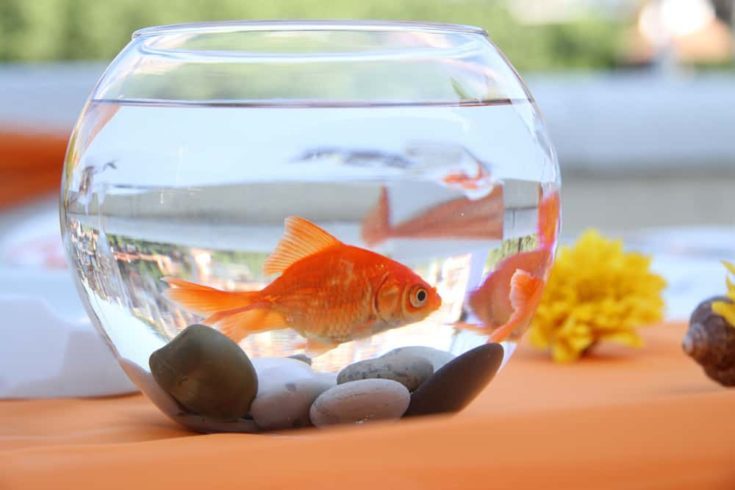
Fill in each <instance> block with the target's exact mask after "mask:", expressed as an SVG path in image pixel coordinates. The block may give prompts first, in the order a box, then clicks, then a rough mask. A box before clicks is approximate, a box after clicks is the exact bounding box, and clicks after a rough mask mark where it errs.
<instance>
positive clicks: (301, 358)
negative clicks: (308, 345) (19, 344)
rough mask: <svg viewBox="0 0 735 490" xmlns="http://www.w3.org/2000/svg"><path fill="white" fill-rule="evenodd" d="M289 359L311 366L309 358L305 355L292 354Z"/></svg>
mask: <svg viewBox="0 0 735 490" xmlns="http://www.w3.org/2000/svg"><path fill="white" fill-rule="evenodd" d="M288 358H289V359H296V360H297V361H301V362H303V363H305V364H308V365H309V366H311V357H309V356H307V355H306V354H294V355H292V356H288Z"/></svg>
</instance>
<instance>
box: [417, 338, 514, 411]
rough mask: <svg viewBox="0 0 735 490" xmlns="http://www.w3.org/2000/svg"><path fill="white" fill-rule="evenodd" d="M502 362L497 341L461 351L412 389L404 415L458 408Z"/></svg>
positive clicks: (469, 399) (468, 400) (487, 379)
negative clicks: (419, 385)
mask: <svg viewBox="0 0 735 490" xmlns="http://www.w3.org/2000/svg"><path fill="white" fill-rule="evenodd" d="M502 362H503V347H502V346H501V345H500V344H484V345H481V346H479V347H475V348H474V349H472V350H470V351H467V352H465V353H464V354H462V355H461V356H459V357H457V358H456V359H454V360H453V361H451V362H449V363H447V364H446V365H445V366H444V367H443V368H441V369H440V370H439V371H437V372H435V373H434V374H433V375H432V376H431V377H430V378H429V379H428V380H427V381H426V382H425V383H424V384H423V385H421V387H419V389H417V390H416V391H415V392H413V394H412V395H411V405H410V406H409V407H408V411H407V412H406V416H409V415H430V414H436V413H452V412H458V411H460V410H462V409H463V408H464V407H466V406H467V405H469V403H470V402H471V401H472V400H474V399H475V397H476V396H477V395H478V394H479V393H480V392H481V391H482V390H483V388H485V386H487V385H488V383H490V381H491V380H492V379H493V377H494V376H495V373H497V372H498V369H499V368H500V365H501V364H502Z"/></svg>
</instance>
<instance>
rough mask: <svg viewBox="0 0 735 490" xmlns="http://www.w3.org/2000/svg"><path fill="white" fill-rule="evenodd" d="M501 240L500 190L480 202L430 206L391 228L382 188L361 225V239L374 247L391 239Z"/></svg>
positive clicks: (499, 188)
mask: <svg viewBox="0 0 735 490" xmlns="http://www.w3.org/2000/svg"><path fill="white" fill-rule="evenodd" d="M502 236H503V188H502V187H501V186H496V187H495V188H494V189H493V190H492V192H491V193H490V194H488V195H487V196H485V197H483V198H480V199H474V200H473V199H469V198H467V197H461V198H458V199H453V200H451V201H447V202H444V203H442V204H438V205H436V206H433V207H431V208H429V209H427V210H426V211H424V212H422V213H421V214H419V215H418V216H414V217H412V218H411V219H409V220H407V221H404V222H402V223H399V224H396V225H391V224H390V203H389V201H388V192H387V190H386V189H385V187H383V188H381V189H380V197H379V198H378V204H377V206H376V207H375V208H374V209H373V210H372V211H370V212H369V213H368V214H367V215H366V216H365V219H364V220H363V223H362V239H363V241H364V242H365V243H366V244H367V245H369V246H374V245H377V244H379V243H382V242H384V241H385V240H388V239H390V238H454V239H484V240H487V239H498V238H501V237H502Z"/></svg>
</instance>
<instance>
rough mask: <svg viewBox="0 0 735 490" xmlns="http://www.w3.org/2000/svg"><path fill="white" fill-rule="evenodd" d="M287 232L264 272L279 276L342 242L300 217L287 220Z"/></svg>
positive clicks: (267, 261) (269, 259)
mask: <svg viewBox="0 0 735 490" xmlns="http://www.w3.org/2000/svg"><path fill="white" fill-rule="evenodd" d="M285 224H286V231H285V232H284V234H283V238H281V241H280V242H278V246H277V247H276V249H275V250H274V251H273V253H272V254H271V255H270V256H269V257H268V258H267V259H266V261H265V264H264V265H263V272H265V273H266V274H278V273H280V272H283V271H285V270H286V269H287V268H288V267H290V266H291V265H292V264H294V263H295V262H298V261H299V260H301V259H303V258H304V257H308V256H309V255H313V254H315V253H317V252H320V251H322V250H324V249H326V248H329V247H332V246H334V245H339V244H341V243H342V242H340V241H339V240H337V239H336V238H335V237H333V236H332V235H330V234H329V233H327V232H326V231H324V230H323V229H321V228H319V227H318V226H317V225H315V224H314V223H312V222H311V221H309V220H307V219H304V218H301V217H299V216H289V217H288V218H286V223H285Z"/></svg>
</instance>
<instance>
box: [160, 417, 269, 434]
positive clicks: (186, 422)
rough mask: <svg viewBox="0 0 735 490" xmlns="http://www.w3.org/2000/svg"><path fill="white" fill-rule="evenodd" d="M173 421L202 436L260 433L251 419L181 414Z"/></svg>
mask: <svg viewBox="0 0 735 490" xmlns="http://www.w3.org/2000/svg"><path fill="white" fill-rule="evenodd" d="M173 419H174V420H175V421H176V422H178V423H179V424H181V425H183V426H184V427H186V428H187V429H191V430H193V431H196V432H201V433H203V434H212V433H215V432H245V433H249V434H254V433H256V432H260V430H259V429H258V426H257V425H255V422H254V421H253V420H252V419H246V418H239V419H235V420H215V419H211V418H208V417H204V416H202V415H195V414H191V413H187V414H181V415H178V416H176V417H173Z"/></svg>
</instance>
